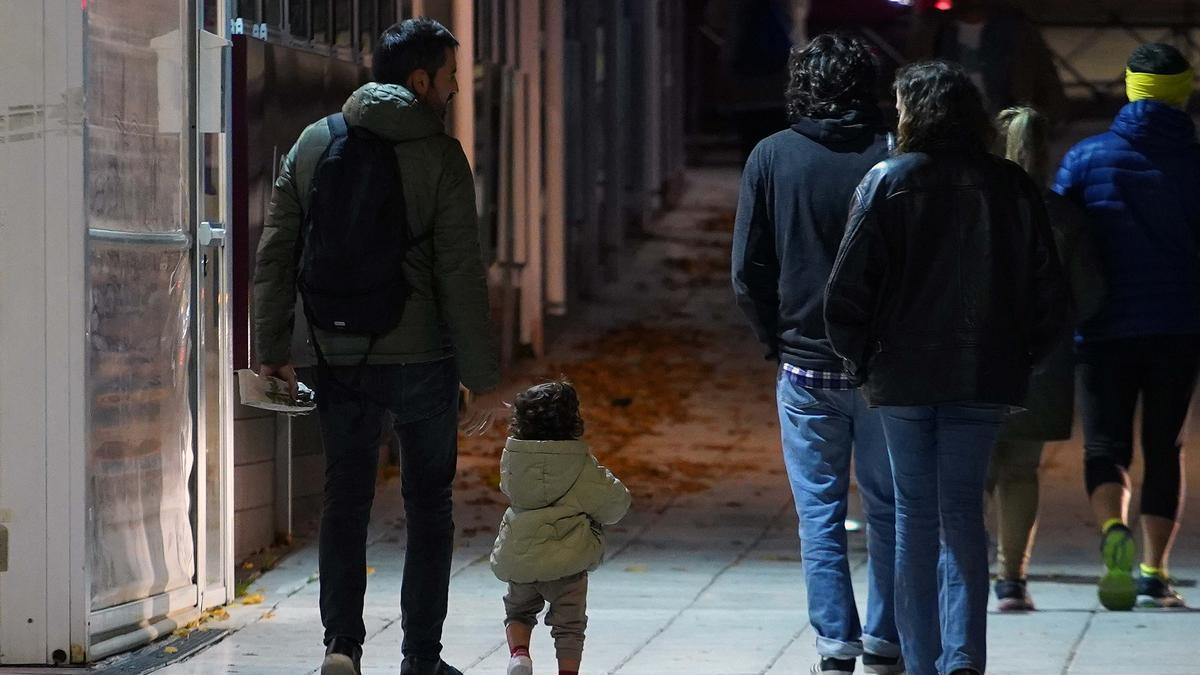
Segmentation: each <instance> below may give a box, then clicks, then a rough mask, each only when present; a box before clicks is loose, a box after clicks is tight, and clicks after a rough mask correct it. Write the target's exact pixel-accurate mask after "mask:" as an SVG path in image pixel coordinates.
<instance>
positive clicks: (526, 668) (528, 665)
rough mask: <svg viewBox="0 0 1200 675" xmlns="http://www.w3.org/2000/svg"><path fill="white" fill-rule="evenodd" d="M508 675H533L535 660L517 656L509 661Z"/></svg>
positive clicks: (522, 655)
mask: <svg viewBox="0 0 1200 675" xmlns="http://www.w3.org/2000/svg"><path fill="white" fill-rule="evenodd" d="M508 675H533V659H531V658H529V657H528V656H525V655H524V654H517V655H515V656H513V657H512V658H511V659H509V660H508Z"/></svg>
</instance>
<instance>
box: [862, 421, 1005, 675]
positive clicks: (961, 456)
mask: <svg viewBox="0 0 1200 675" xmlns="http://www.w3.org/2000/svg"><path fill="white" fill-rule="evenodd" d="M880 414H881V416H882V418H883V430H884V433H885V434H886V435H887V444H888V453H889V454H890V455H891V459H892V475H893V476H894V478H895V481H896V624H897V626H898V627H899V629H900V644H901V645H902V646H903V650H904V662H905V665H906V667H907V669H908V672H909V673H910V675H934V674H936V673H950V672H953V671H954V670H956V669H958V668H971V669H974V670H976V671H978V672H981V673H982V672H984V670H985V666H986V663H987V603H988V548H987V533H986V532H985V530H984V525H983V489H984V483H985V481H986V479H987V473H988V460H989V458H990V456H991V451H992V445H993V444H994V443H995V442H996V437H997V436H998V435H999V431H1000V424H1001V422H1002V421H1003V418H1004V414H1005V412H1004V409H1003V408H1002V407H1000V406H993V405H983V404H955V405H931V406H886V407H882V408H880Z"/></svg>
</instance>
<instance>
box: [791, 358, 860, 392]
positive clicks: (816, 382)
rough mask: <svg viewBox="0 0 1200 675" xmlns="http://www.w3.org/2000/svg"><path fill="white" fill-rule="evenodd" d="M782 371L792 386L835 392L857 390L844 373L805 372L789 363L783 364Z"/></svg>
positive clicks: (826, 371) (825, 371)
mask: <svg viewBox="0 0 1200 675" xmlns="http://www.w3.org/2000/svg"><path fill="white" fill-rule="evenodd" d="M783 371H784V372H785V373H787V376H788V379H789V380H790V381H791V382H792V384H795V385H797V386H800V387H808V388H810V389H832V390H835V391H846V390H848V389H856V388H857V387H855V386H854V384H853V383H852V382H851V381H850V376H849V375H847V374H846V373H844V372H837V373H834V372H830V371H828V370H805V369H804V368H801V367H799V366H793V365H792V364H790V363H785V364H783Z"/></svg>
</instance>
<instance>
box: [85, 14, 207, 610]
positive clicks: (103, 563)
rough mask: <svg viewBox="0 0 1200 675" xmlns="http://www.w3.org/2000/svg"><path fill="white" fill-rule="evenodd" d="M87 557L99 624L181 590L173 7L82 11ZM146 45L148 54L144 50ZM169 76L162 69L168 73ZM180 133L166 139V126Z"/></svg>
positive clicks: (185, 286) (181, 313)
mask: <svg viewBox="0 0 1200 675" xmlns="http://www.w3.org/2000/svg"><path fill="white" fill-rule="evenodd" d="M87 8H88V9H87V19H86V22H87V24H86V25H87V27H86V54H87V57H86V61H87V77H86V81H87V97H86V98H87V126H86V129H87V131H86V133H87V144H86V150H85V152H86V167H87V181H86V185H85V198H86V204H87V219H88V227H89V232H90V237H89V243H88V246H89V251H90V254H89V259H88V265H89V279H90V297H89V309H90V316H89V324H90V325H89V334H88V359H89V373H88V383H89V391H88V396H89V402H88V410H89V426H90V439H89V445H88V454H87V463H88V550H89V566H90V569H91V595H92V597H91V609H92V610H93V611H95V610H99V609H104V608H107V607H112V606H115V605H119V604H122V603H125V602H130V601H134V600H139V599H142V598H146V597H149V596H152V595H155V594H158V593H162V592H167V591H171V590H174V589H178V588H182V587H185V586H187V585H189V584H191V583H192V581H193V579H192V578H193V575H194V572H195V559H194V537H193V533H192V527H191V521H190V516H189V514H190V507H191V505H190V497H189V479H190V476H191V473H192V471H193V468H194V466H193V465H194V463H195V462H194V452H193V432H192V414H191V391H192V389H193V385H192V377H191V374H190V370H191V365H190V360H191V349H192V344H191V339H190V328H191V327H190V317H191V314H192V297H193V292H192V277H191V269H192V263H191V256H192V250H191V246H190V239H189V237H188V232H189V230H190V227H189V225H188V223H187V213H188V208H187V205H188V200H189V195H188V192H187V189H186V185H187V182H188V180H187V178H188V172H187V166H186V162H187V158H188V156H189V153H188V146H187V142H188V141H187V127H186V125H185V124H184V123H183V119H182V118H181V117H179V116H175V117H173V118H172V117H171V116H169V115H167V116H164V115H161V114H160V113H161V111H162V110H164V109H170V110H179V109H180V108H181V107H185V106H186V100H187V97H186V82H187V80H186V77H185V72H184V70H183V67H182V65H180V64H186V63H187V62H188V60H187V59H186V58H184V53H183V50H184V45H183V44H182V43H181V42H179V41H178V40H176V41H174V42H175V43H176V46H175V47H174V49H176V50H177V51H176V52H175V54H174V55H173V58H171V56H172V55H171V54H170V53H169V49H170V48H171V47H170V46H165V45H164V43H165V42H166V43H169V42H170V41H164V40H161V39H160V40H157V41H156V40H155V39H156V38H161V37H162V36H166V35H171V34H172V33H173V34H174V35H176V36H178V35H179V34H180V31H181V30H182V29H183V27H184V25H185V23H186V14H185V9H184V3H182V2H181V1H180V0H140V1H139V2H126V1H124V0H90V2H89V3H88V4H87ZM152 45H153V46H152ZM164 60H165V61H169V62H173V63H174V67H172V68H162V67H160V63H162V62H163V61H164ZM164 117H166V118H168V119H175V120H176V124H174V125H171V126H174V127H175V128H169V127H168V128H163V126H162V125H161V124H160V121H161V120H162V119H163V118H164Z"/></svg>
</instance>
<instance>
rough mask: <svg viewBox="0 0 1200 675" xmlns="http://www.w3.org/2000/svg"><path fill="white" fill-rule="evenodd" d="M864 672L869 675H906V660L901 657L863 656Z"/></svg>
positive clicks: (868, 654)
mask: <svg viewBox="0 0 1200 675" xmlns="http://www.w3.org/2000/svg"><path fill="white" fill-rule="evenodd" d="M862 660H863V672H864V673H866V674H867V675H904V659H903V658H902V657H899V656H894V657H892V658H890V659H889V658H887V657H886V656H879V655H876V654H870V653H867V654H863V657H862Z"/></svg>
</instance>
